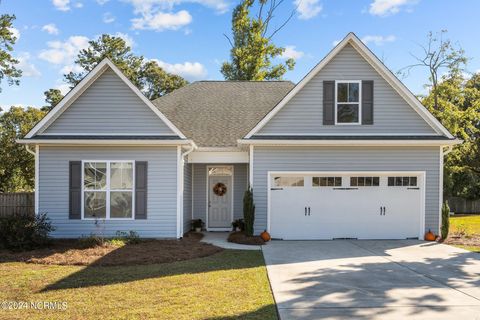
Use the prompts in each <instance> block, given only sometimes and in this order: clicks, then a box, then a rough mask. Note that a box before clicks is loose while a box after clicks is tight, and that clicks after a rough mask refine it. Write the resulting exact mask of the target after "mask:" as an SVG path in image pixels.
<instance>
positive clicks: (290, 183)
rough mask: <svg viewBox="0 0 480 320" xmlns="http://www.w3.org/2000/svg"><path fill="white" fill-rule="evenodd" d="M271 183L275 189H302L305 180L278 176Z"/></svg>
mask: <svg viewBox="0 0 480 320" xmlns="http://www.w3.org/2000/svg"><path fill="white" fill-rule="evenodd" d="M273 183H274V186H275V187H303V186H304V185H305V178H304V177H291V176H284V177H282V176H280V177H274V178H273Z"/></svg>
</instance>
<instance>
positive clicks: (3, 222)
mask: <svg viewBox="0 0 480 320" xmlns="http://www.w3.org/2000/svg"><path fill="white" fill-rule="evenodd" d="M54 230H55V227H53V226H52V224H51V222H50V219H49V218H48V217H47V214H46V213H42V214H38V215H26V214H25V215H12V216H8V217H3V218H0V247H3V248H6V249H10V250H14V251H23V250H33V249H36V248H40V247H44V246H47V245H48V244H50V241H51V239H50V232H52V231H54Z"/></svg>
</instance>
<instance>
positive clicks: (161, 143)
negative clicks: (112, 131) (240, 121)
mask: <svg viewBox="0 0 480 320" xmlns="http://www.w3.org/2000/svg"><path fill="white" fill-rule="evenodd" d="M16 142H17V143H22V144H27V143H28V144H38V145H82V146H92V145H122V146H135V145H138V146H171V145H186V144H191V143H190V142H189V141H188V140H149V139H143V140H142V139H138V140H135V139H124V140H108V139H107V140H94V139H78V140H77V139H59V140H47V139H18V140H16Z"/></svg>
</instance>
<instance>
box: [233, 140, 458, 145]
mask: <svg viewBox="0 0 480 320" xmlns="http://www.w3.org/2000/svg"><path fill="white" fill-rule="evenodd" d="M238 143H239V144H248V145H257V146H259V145H263V146H449V145H456V144H459V143H461V140H458V139H454V140H438V141H435V140H434V141H432V140H376V141H372V140H317V141H311V140H257V139H255V140H238Z"/></svg>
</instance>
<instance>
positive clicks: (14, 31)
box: [8, 27, 20, 40]
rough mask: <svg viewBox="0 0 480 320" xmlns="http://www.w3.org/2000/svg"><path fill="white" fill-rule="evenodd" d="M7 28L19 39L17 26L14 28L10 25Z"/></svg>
mask: <svg viewBox="0 0 480 320" xmlns="http://www.w3.org/2000/svg"><path fill="white" fill-rule="evenodd" d="M8 30H9V31H10V32H11V33H12V35H13V36H14V37H15V38H17V40H18V39H20V30H18V29H17V28H14V27H10V28H8Z"/></svg>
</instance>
